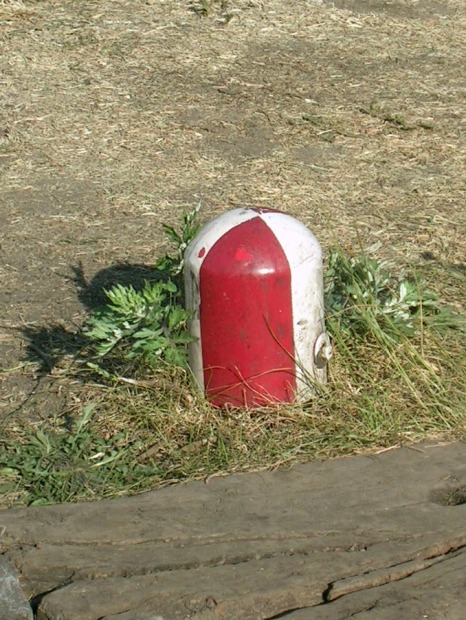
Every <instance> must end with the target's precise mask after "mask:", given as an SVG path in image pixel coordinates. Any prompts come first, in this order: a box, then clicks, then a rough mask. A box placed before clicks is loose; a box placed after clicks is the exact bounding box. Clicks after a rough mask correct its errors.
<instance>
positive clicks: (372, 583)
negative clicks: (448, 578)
mask: <svg viewBox="0 0 466 620" xmlns="http://www.w3.org/2000/svg"><path fill="white" fill-rule="evenodd" d="M465 547H466V543H465V542H462V543H461V544H459V545H458V546H456V547H455V546H453V547H451V548H450V549H448V550H447V551H446V552H445V553H442V554H441V555H427V556H426V557H424V558H423V559H420V560H419V559H417V560H410V561H408V562H402V563H400V564H395V565H394V566H390V567H388V568H380V569H377V570H374V571H369V572H368V573H365V574H364V575H356V576H353V577H346V578H345V579H341V580H338V581H335V582H331V583H329V585H328V587H327V588H326V589H325V590H324V592H323V593H322V600H323V602H324V603H331V602H332V601H335V600H336V599H338V598H340V597H342V596H346V595H347V594H351V593H353V592H358V591H360V590H367V589H370V588H376V587H378V586H383V585H385V584H387V583H391V582H393V581H400V580H401V579H406V577H409V576H410V575H413V574H414V573H417V572H419V571H422V570H426V569H427V568H430V567H431V566H433V565H434V564H438V563H439V562H444V561H445V560H448V559H451V558H453V557H456V556H457V555H460V554H461V553H463V549H464V548H465Z"/></svg>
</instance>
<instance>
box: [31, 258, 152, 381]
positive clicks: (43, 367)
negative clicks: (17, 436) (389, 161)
mask: <svg viewBox="0 0 466 620" xmlns="http://www.w3.org/2000/svg"><path fill="white" fill-rule="evenodd" d="M71 269H72V272H73V276H72V278H71V280H72V281H73V283H74V284H75V286H76V294H77V298H78V300H79V301H80V302H81V304H82V305H83V306H84V308H86V310H88V311H89V313H91V312H93V311H95V310H96V309H97V308H99V307H101V306H103V305H104V304H105V303H106V301H107V297H106V295H105V291H108V290H109V289H111V288H112V287H113V286H115V285H116V284H121V285H123V286H129V285H131V286H132V287H133V288H134V289H135V290H136V291H140V290H142V288H143V287H144V283H145V282H156V281H157V280H160V279H161V278H163V277H164V274H163V272H160V271H157V270H156V269H154V268H153V267H150V266H149V265H143V264H131V263H116V264H114V265H111V266H110V267H106V268H105V269H101V270H100V271H99V272H97V274H96V275H95V276H94V277H93V278H92V279H91V280H88V279H87V278H86V275H85V273H84V269H83V266H82V264H81V263H78V265H76V266H73V267H72V268H71ZM21 331H22V335H23V337H24V338H25V340H26V343H27V348H26V360H27V361H29V362H34V363H36V364H37V363H39V365H40V370H39V373H44V374H47V373H50V372H52V371H53V370H54V368H56V367H57V366H59V365H60V363H61V361H62V360H63V358H64V357H65V356H71V357H72V358H74V359H77V358H79V356H80V355H81V354H82V352H83V349H84V348H85V346H86V344H87V342H86V339H85V337H84V336H83V335H82V333H81V330H80V327H79V326H78V327H77V328H75V329H73V328H68V327H66V326H64V325H62V324H53V325H44V326H41V327H38V328H37V327H30V326H27V327H24V328H23V329H22V330H21Z"/></svg>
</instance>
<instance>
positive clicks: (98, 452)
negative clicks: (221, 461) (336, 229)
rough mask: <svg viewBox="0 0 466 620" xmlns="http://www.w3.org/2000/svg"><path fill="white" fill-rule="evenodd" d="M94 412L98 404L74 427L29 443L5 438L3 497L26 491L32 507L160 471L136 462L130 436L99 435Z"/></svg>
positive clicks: (39, 433) (34, 435)
mask: <svg viewBox="0 0 466 620" xmlns="http://www.w3.org/2000/svg"><path fill="white" fill-rule="evenodd" d="M94 409H95V405H94V404H93V403H91V404H89V405H87V406H86V407H84V409H83V412H82V415H81V416H80V417H79V418H78V419H77V420H75V421H74V422H73V423H72V425H71V428H69V427H68V428H66V427H62V428H58V429H53V430H52V429H50V428H49V429H48V430H47V431H43V430H41V429H39V430H36V431H34V432H29V433H28V434H27V435H26V441H25V442H18V441H12V440H9V439H5V438H0V446H2V451H1V456H0V473H1V474H2V478H3V485H2V488H1V490H2V492H4V493H5V492H9V491H10V492H11V491H12V490H15V489H22V490H23V492H25V493H26V495H27V498H26V500H25V501H26V503H27V504H28V505H30V506H37V505H41V504H51V503H57V502H68V501H70V500H72V499H76V498H85V497H92V496H93V495H94V494H95V493H99V495H102V494H105V493H106V492H108V491H109V490H111V489H112V488H118V487H120V486H121V485H122V484H123V485H131V486H133V487H137V486H138V485H139V484H143V483H144V480H145V479H146V478H147V477H148V476H150V475H152V474H154V473H155V472H156V471H157V468H156V467H155V466H153V465H151V464H141V463H137V462H134V455H135V453H137V452H138V448H139V446H138V443H139V442H138V440H133V441H130V440H129V438H128V433H127V432H123V431H120V432H117V433H115V434H114V435H113V436H112V437H111V438H110V439H109V440H105V439H104V438H103V437H102V436H100V435H98V434H97V433H96V432H95V431H94V430H93V429H92V428H91V421H92V417H93V412H94Z"/></svg>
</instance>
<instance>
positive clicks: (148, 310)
mask: <svg viewBox="0 0 466 620" xmlns="http://www.w3.org/2000/svg"><path fill="white" fill-rule="evenodd" d="M106 295H107V297H108V299H109V303H108V304H107V305H106V306H104V307H103V308H101V309H99V310H97V311H96V312H95V313H94V314H93V315H92V316H91V317H90V318H89V320H88V321H87V324H86V327H85V329H84V334H85V336H86V337H87V338H88V339H89V340H90V341H91V343H92V345H93V350H94V352H95V355H96V356H97V358H103V357H107V356H109V355H112V356H113V357H114V358H115V357H119V358H120V359H121V360H122V361H129V360H136V359H137V360H138V361H140V362H143V363H146V364H148V365H149V366H158V365H160V364H161V363H163V362H166V363H168V364H173V365H175V366H184V365H185V363H186V354H185V345H186V344H187V343H188V342H190V341H191V337H190V336H189V335H188V333H187V331H186V323H187V321H188V319H189V317H190V313H189V312H187V311H186V310H184V308H182V307H181V306H180V305H179V303H178V301H179V291H178V289H177V287H176V285H175V284H174V283H173V282H171V281H168V282H156V283H153V284H150V283H149V282H146V283H145V285H144V288H143V289H142V291H136V290H135V289H134V288H133V287H132V286H122V285H120V284H117V285H116V286H114V287H112V288H111V289H110V290H109V291H106Z"/></svg>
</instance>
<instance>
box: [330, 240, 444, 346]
mask: <svg viewBox="0 0 466 620" xmlns="http://www.w3.org/2000/svg"><path fill="white" fill-rule="evenodd" d="M325 306H326V309H327V312H328V315H329V318H330V327H331V328H332V326H333V329H334V330H335V329H339V330H342V331H343V332H346V333H348V334H350V335H353V336H365V335H367V334H368V333H369V332H374V330H375V331H376V332H378V333H379V334H380V333H383V334H385V335H386V336H388V337H389V338H391V339H393V340H397V339H398V338H399V337H400V336H401V335H404V336H408V337H412V336H414V335H415V333H416V330H417V328H418V327H420V326H421V325H422V324H423V323H426V322H428V321H429V320H430V322H431V324H433V323H434V322H436V323H437V324H439V325H440V324H441V323H446V324H448V323H450V324H453V322H454V318H453V315H452V313H451V311H450V310H449V309H448V308H446V307H443V306H442V305H441V303H440V301H439V298H438V296H437V295H436V294H435V293H434V292H433V291H431V290H429V289H427V288H426V287H425V286H424V284H423V282H422V281H420V280H416V279H413V278H409V277H408V276H407V275H406V273H405V272H404V271H401V273H400V274H399V275H398V276H396V277H394V276H392V275H390V274H388V273H387V271H386V269H385V265H384V264H383V263H381V262H379V261H377V260H375V259H373V258H369V257H367V256H365V255H361V256H357V257H349V256H347V255H346V254H345V253H344V252H343V251H342V250H341V249H339V248H332V249H331V250H330V253H329V260H328V269H327V272H326V278H325ZM433 318H435V319H436V321H432V319H433Z"/></svg>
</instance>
